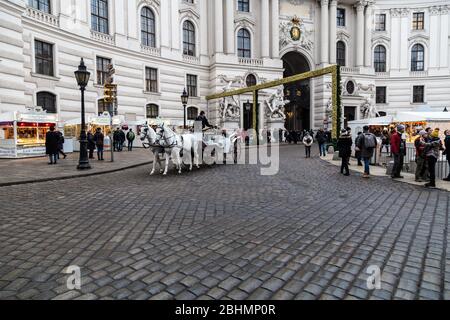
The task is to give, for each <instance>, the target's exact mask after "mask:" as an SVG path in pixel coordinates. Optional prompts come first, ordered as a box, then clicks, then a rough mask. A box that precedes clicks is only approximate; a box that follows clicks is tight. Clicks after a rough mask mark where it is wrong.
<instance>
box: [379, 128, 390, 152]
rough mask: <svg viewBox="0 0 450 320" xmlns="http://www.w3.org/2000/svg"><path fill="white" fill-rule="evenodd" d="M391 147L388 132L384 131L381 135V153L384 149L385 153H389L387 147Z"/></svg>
mask: <svg viewBox="0 0 450 320" xmlns="http://www.w3.org/2000/svg"><path fill="white" fill-rule="evenodd" d="M390 145H391V137H390V136H389V132H388V131H387V130H386V129H384V130H383V133H382V135H381V152H383V150H384V149H386V153H389V150H390V149H389V147H390Z"/></svg>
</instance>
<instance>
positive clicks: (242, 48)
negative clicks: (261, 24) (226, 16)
mask: <svg viewBox="0 0 450 320" xmlns="http://www.w3.org/2000/svg"><path fill="white" fill-rule="evenodd" d="M238 57H240V58H251V42H250V32H249V31H248V30H247V29H240V30H239V31H238Z"/></svg>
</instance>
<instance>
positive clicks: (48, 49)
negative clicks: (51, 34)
mask: <svg viewBox="0 0 450 320" xmlns="http://www.w3.org/2000/svg"><path fill="white" fill-rule="evenodd" d="M34 55H35V62H36V73H39V74H43V75H46V76H53V45H52V44H50V43H46V42H42V41H39V40H35V41H34Z"/></svg>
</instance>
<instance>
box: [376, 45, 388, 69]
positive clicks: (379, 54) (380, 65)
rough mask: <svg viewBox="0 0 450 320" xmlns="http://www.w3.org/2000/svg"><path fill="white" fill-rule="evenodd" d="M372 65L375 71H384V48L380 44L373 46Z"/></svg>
mask: <svg viewBox="0 0 450 320" xmlns="http://www.w3.org/2000/svg"><path fill="white" fill-rule="evenodd" d="M374 65H375V72H386V48H385V47H384V46H382V45H378V46H376V47H375V52H374Z"/></svg>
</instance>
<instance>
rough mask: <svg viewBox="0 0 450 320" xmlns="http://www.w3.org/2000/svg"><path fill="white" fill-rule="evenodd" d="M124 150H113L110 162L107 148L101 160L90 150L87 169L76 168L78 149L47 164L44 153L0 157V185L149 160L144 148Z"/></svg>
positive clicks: (82, 173) (94, 171) (108, 169)
mask: <svg viewBox="0 0 450 320" xmlns="http://www.w3.org/2000/svg"><path fill="white" fill-rule="evenodd" d="M139 142H140V141H139ZM125 150H126V147H125V149H124V151H123V152H115V153H114V160H115V161H114V162H111V161H110V160H111V153H110V152H109V151H105V153H104V158H105V161H97V154H96V153H94V154H95V159H92V160H89V163H90V165H91V169H90V170H85V171H79V170H77V165H78V160H79V153H69V154H67V158H66V159H62V157H61V160H58V164H57V165H54V166H49V165H48V158H47V157H38V158H24V159H0V186H5V185H13V184H22V183H30V182H39V181H48V180H52V179H66V178H72V177H76V176H88V175H95V174H99V173H105V172H111V171H117V170H121V169H124V168H128V167H135V166H139V165H142V164H148V163H149V162H151V161H152V160H153V157H152V156H151V154H150V151H149V150H147V149H144V148H134V149H133V151H132V152H128V151H125Z"/></svg>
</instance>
